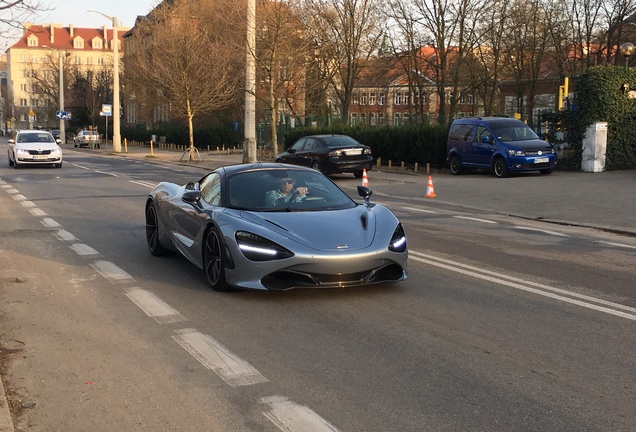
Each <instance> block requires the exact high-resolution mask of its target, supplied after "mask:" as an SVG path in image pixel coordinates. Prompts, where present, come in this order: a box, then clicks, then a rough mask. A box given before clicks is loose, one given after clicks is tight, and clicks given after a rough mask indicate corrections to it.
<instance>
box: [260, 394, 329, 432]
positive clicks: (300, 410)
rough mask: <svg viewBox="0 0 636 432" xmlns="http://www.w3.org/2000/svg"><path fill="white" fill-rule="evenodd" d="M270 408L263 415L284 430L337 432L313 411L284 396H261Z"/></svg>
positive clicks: (289, 431) (262, 400)
mask: <svg viewBox="0 0 636 432" xmlns="http://www.w3.org/2000/svg"><path fill="white" fill-rule="evenodd" d="M260 402H261V403H263V404H267V405H269V408H270V410H269V411H268V412H264V413H263V415H265V417H267V418H268V419H269V420H270V421H271V422H272V423H274V424H275V425H276V426H277V427H278V428H279V429H280V430H282V431H284V432H306V431H311V432H337V431H338V429H337V428H336V427H335V426H333V425H332V424H331V423H329V422H328V421H327V420H325V419H323V418H322V417H320V416H319V415H318V414H317V413H316V412H315V411H313V410H311V409H309V408H308V407H306V406H304V405H299V404H297V403H294V402H292V401H290V400H289V399H287V398H286V397H284V396H269V397H264V398H261V400H260Z"/></svg>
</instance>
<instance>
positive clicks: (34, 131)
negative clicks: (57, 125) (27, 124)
mask: <svg viewBox="0 0 636 432" xmlns="http://www.w3.org/2000/svg"><path fill="white" fill-rule="evenodd" d="M44 132H46V133H51V132H49V131H46V130H40V129H20V130H18V131H16V133H19V134H22V133H44Z"/></svg>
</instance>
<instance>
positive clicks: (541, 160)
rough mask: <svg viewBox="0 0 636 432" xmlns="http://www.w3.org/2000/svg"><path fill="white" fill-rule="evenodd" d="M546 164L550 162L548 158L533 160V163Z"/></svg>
mask: <svg viewBox="0 0 636 432" xmlns="http://www.w3.org/2000/svg"><path fill="white" fill-rule="evenodd" d="M548 162H550V159H548V158H536V159H535V160H534V163H548Z"/></svg>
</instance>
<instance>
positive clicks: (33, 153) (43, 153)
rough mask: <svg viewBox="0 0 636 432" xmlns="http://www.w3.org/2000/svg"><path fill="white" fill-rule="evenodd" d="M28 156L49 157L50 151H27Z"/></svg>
mask: <svg viewBox="0 0 636 432" xmlns="http://www.w3.org/2000/svg"><path fill="white" fill-rule="evenodd" d="M29 154H30V155H34V156H36V155H50V154H51V150H29Z"/></svg>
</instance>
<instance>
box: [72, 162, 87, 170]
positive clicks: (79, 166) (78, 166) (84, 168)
mask: <svg viewBox="0 0 636 432" xmlns="http://www.w3.org/2000/svg"><path fill="white" fill-rule="evenodd" d="M71 165H73V166H75V167H77V168H81V169H83V170H90V168H89V167H85V166H84V165H78V164H76V163H72V164H71Z"/></svg>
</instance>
